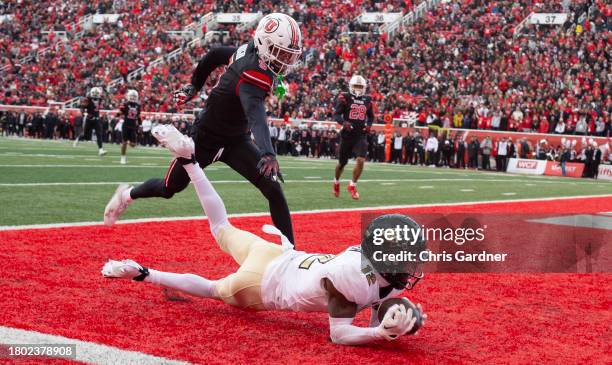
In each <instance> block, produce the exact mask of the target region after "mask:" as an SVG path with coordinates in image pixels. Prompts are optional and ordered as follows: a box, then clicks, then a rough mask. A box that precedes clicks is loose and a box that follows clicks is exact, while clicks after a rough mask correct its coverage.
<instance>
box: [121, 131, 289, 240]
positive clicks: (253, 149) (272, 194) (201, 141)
mask: <svg viewBox="0 0 612 365" xmlns="http://www.w3.org/2000/svg"><path fill="white" fill-rule="evenodd" d="M194 142H195V145H196V153H195V157H196V160H197V161H198V164H199V165H200V167H202V168H205V167H206V166H208V165H210V164H212V163H213V162H215V161H221V162H224V163H225V164H227V165H228V166H229V167H231V168H232V169H234V171H236V172H238V173H239V174H240V175H242V176H243V177H244V178H245V179H247V180H248V181H250V182H251V184H253V185H255V186H256V187H257V188H258V189H259V191H261V193H262V194H263V195H264V196H265V197H266V199H268V203H269V207H270V215H271V216H272V221H273V222H274V225H275V226H276V227H277V228H278V229H279V230H280V231H281V232H282V233H283V234H284V235H285V236H286V237H287V238H288V239H289V240H290V241H291V242H293V243H294V238H293V227H292V224H291V215H290V213H289V207H288V206H287V200H286V199H285V195H284V194H283V189H282V188H281V185H280V183H279V182H277V181H272V180H270V179H267V178H265V177H264V176H262V175H261V174H260V173H259V170H258V169H257V164H258V162H259V159H260V158H261V151H260V150H259V148H258V147H257V146H256V145H255V143H254V142H253V141H252V140H251V137H250V135H247V134H245V135H244V136H240V137H233V138H223V139H221V138H219V137H216V136H211V135H210V134H206V135H204V134H203V133H202V132H200V133H199V135H196V136H194ZM189 181H190V179H189V175H188V174H187V171H185V169H184V168H183V166H182V165H181V164H180V163H178V162H177V161H176V159H174V160H172V163H171V164H170V167H169V168H168V171H167V172H166V175H165V177H164V178H163V179H150V180H147V181H145V182H144V183H142V184H141V185H138V186H136V187H134V189H132V191H131V194H130V195H131V197H132V199H139V198H153V197H157V198H166V199H170V198H172V196H173V195H174V194H176V193H178V192H181V191H183V190H185V188H186V187H187V185H189Z"/></svg>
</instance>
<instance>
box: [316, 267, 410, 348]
mask: <svg viewBox="0 0 612 365" xmlns="http://www.w3.org/2000/svg"><path fill="white" fill-rule="evenodd" d="M323 285H324V287H325V289H326V291H327V309H328V312H329V335H330V337H331V340H332V341H333V342H334V343H337V344H340V345H363V344H366V343H370V342H374V341H377V340H381V339H386V340H389V341H392V340H395V339H397V338H398V337H400V336H402V335H404V334H406V333H408V332H409V331H410V330H411V329H412V327H414V324H415V322H416V317H413V316H412V309H409V310H408V311H406V309H405V307H404V306H400V305H394V306H392V307H391V308H389V310H388V311H387V313H385V317H384V318H383V320H382V323H380V324H379V325H377V326H376V327H357V326H353V320H354V319H355V316H356V315H357V304H355V303H352V302H350V301H348V300H347V299H346V297H345V296H344V295H343V294H342V293H340V292H339V291H338V290H337V289H336V288H335V287H334V285H333V284H332V282H331V281H330V280H329V279H325V280H324V283H323Z"/></svg>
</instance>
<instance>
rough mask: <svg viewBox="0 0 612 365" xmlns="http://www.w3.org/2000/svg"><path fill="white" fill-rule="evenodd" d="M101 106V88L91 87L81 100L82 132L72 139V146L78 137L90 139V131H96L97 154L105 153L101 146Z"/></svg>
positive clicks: (77, 142)
mask: <svg viewBox="0 0 612 365" xmlns="http://www.w3.org/2000/svg"><path fill="white" fill-rule="evenodd" d="M101 108H102V88H100V87H92V88H91V90H89V94H88V95H87V96H86V97H85V98H84V99H83V101H82V102H81V114H82V115H83V133H82V134H81V135H80V136H78V137H77V138H76V139H75V140H74V144H73V146H74V147H76V146H77V145H78V144H79V139H81V138H83V137H84V138H85V139H91V132H92V131H93V130H95V131H96V142H97V143H98V155H100V156H104V155H106V151H105V150H104V148H102V121H101V120H100V109H101Z"/></svg>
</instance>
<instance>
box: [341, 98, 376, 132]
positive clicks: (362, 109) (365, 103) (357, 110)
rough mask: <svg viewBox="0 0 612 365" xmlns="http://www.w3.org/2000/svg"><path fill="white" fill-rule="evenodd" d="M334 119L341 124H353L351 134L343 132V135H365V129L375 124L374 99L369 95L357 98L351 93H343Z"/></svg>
mask: <svg viewBox="0 0 612 365" xmlns="http://www.w3.org/2000/svg"><path fill="white" fill-rule="evenodd" d="M334 119H335V120H336V122H338V123H340V124H343V123H344V122H349V123H351V125H352V127H353V128H352V130H351V132H347V131H345V130H343V131H342V134H343V135H347V134H351V135H353V134H364V133H365V127H366V126H370V125H372V123H373V122H374V110H373V108H372V99H371V98H370V96H369V95H363V96H359V97H356V96H353V95H351V94H350V93H341V94H340V95H339V96H338V101H337V103H336V108H335V110H334Z"/></svg>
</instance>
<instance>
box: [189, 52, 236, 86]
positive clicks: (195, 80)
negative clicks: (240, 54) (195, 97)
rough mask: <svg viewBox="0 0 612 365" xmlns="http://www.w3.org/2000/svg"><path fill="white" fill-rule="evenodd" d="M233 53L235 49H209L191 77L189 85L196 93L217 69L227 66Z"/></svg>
mask: <svg viewBox="0 0 612 365" xmlns="http://www.w3.org/2000/svg"><path fill="white" fill-rule="evenodd" d="M234 52H236V48H234V47H226V46H222V47H216V48H213V49H211V50H210V51H208V53H206V55H204V57H202V59H201V60H200V62H198V66H197V67H196V69H195V70H194V71H193V74H192V75H191V85H193V86H194V87H195V90H196V92H197V91H200V90H202V87H204V83H205V82H206V79H207V78H208V76H210V74H211V73H212V72H213V71H214V70H215V69H216V68H217V67H220V66H223V65H228V64H229V61H230V58H231V57H232V55H233V54H234Z"/></svg>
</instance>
